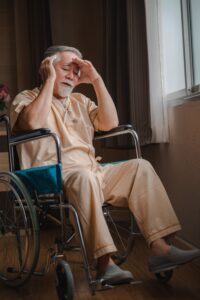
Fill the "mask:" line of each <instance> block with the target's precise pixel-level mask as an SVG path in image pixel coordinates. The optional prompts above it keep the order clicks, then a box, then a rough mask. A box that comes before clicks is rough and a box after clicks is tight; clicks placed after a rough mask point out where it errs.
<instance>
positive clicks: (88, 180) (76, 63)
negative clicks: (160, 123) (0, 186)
mask: <svg viewBox="0 0 200 300" xmlns="http://www.w3.org/2000/svg"><path fill="white" fill-rule="evenodd" d="M40 74H41V77H42V81H43V84H42V86H40V87H39V88H35V89H33V90H31V91H28V90H26V91H23V92H21V93H20V94H18V95H17V96H16V98H15V99H14V101H13V103H12V107H11V122H12V128H13V131H14V132H20V131H24V130H30V129H37V128H41V127H48V128H50V129H51V130H52V131H53V132H55V133H56V134H57V135H58V136H59V137H60V139H61V152H62V165H63V183H64V190H65V192H66V195H67V197H68V199H69V201H70V202H71V203H72V204H73V205H74V206H75V208H76V209H77V212H78V214H79V217H80V221H81V225H82V229H83V234H84V238H85V242H86V246H87V250H88V253H89V255H90V257H91V258H94V259H96V260H97V278H103V279H104V280H106V281H107V282H108V283H117V282H122V281H123V280H124V281H127V280H131V279H132V274H131V273H130V272H129V271H125V270H122V269H120V268H119V267H118V266H116V265H115V264H114V262H113V260H112V259H111V254H112V253H113V252H115V251H116V247H115V245H114V242H113V240H112V237H111V235H110V232H109V230H108V228H107V224H106V222H105V220H104V216H103V213H102V204H103V203H104V202H107V203H110V204H112V205H114V206H126V207H129V209H130V210H131V212H132V213H133V215H134V217H135V219H136V222H137V224H138V226H139V228H140V230H141V233H142V234H143V236H144V238H145V239H146V241H147V244H148V246H149V247H150V249H151V251H152V257H151V258H150V261H149V267H150V270H151V271H158V270H161V269H162V268H166V267H171V266H173V265H177V264H183V263H186V262H188V261H191V260H192V259H194V258H196V257H199V256H200V250H191V251H184V250H181V249H178V248H175V247H174V246H170V245H169V244H168V243H167V238H168V237H169V236H171V235H174V234H175V233H176V232H177V231H179V230H180V228H181V227H180V224H179V221H178V219H177V217H176V215H175V212H174V210H173V208H172V206H171V204H170V201H169V199H168V196H167V194H166V192H165V189H164V187H163V185H162V183H161V182H160V179H159V178H158V176H157V174H156V173H155V171H154V169H153V168H152V166H151V165H150V164H149V163H148V162H147V161H145V160H142V159H133V160H129V161H127V162H122V163H120V164H117V165H108V166H104V167H102V166H100V164H99V163H98V162H97V161H96V159H95V151H94V148H93V144H92V140H93V134H94V130H96V131H98V130H103V131H107V130H110V129H112V128H114V127H116V126H117V125H118V116H117V112H116V108H115V106H114V103H113V101H112V99H111V97H110V95H109V93H108V91H107V89H106V87H105V84H104V82H103V80H102V78H101V76H100V74H99V73H98V72H97V70H96V69H95V68H94V66H93V65H92V63H91V62H90V61H88V60H83V59H82V55H81V53H80V51H79V50H77V49H75V48H72V47H67V46H52V47H50V48H48V49H47V51H46V52H45V58H44V60H43V61H42V63H41V66H40ZM81 83H87V84H92V86H93V88H94V91H95V93H96V97H97V105H96V104H95V103H94V102H92V101H91V100H90V99H88V98H87V97H86V96H84V95H83V94H80V93H72V91H73V89H74V87H76V86H77V85H79V84H81ZM55 161H56V158H55V153H54V147H53V145H52V144H51V141H49V143H47V142H46V141H44V140H39V141H34V142H31V143H27V144H24V145H21V149H20V163H21V166H22V168H27V167H36V166H41V165H48V164H51V163H55Z"/></svg>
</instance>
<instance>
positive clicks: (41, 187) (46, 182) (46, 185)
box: [15, 164, 62, 194]
mask: <svg viewBox="0 0 200 300" xmlns="http://www.w3.org/2000/svg"><path fill="white" fill-rule="evenodd" d="M15 174H16V175H17V176H19V178H20V179H21V180H22V181H23V183H24V184H25V186H26V187H27V189H28V190H29V192H31V193H33V191H37V193H38V194H52V193H59V192H61V191H62V165H61V164H56V165H50V166H42V167H38V168H30V169H24V170H19V171H15Z"/></svg>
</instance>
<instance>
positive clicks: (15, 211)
mask: <svg viewBox="0 0 200 300" xmlns="http://www.w3.org/2000/svg"><path fill="white" fill-rule="evenodd" d="M0 122H3V123H4V124H5V128H6V133H7V146H8V159H9V171H8V172H0V191H1V198H0V251H1V258H0V280H1V281H3V282H4V283H5V284H6V285H8V286H10V287H19V286H21V285H23V284H25V283H26V282H27V280H28V279H29V278H30V277H31V276H32V275H33V274H35V275H42V274H44V273H45V272H47V271H48V270H49V267H50V265H51V264H54V265H55V271H56V289H57V295H58V298H59V299H68V300H69V299H73V295H74V280H73V275H72V272H71V269H70V266H69V264H68V262H67V260H66V256H65V253H66V251H67V250H72V249H76V248H77V245H76V244H75V245H74V244H73V240H74V237H75V235H76V236H77V237H78V240H79V246H78V248H79V249H80V252H81V254H82V257H83V265H84V270H85V273H86V277H87V281H88V285H89V288H90V290H91V293H92V294H94V293H95V291H96V290H99V289H107V288H111V286H109V285H108V284H105V283H104V282H103V281H100V280H96V279H94V277H93V275H92V269H91V266H90V263H89V259H88V256H87V252H86V247H85V243H84V238H83V234H82V230H81V225H80V222H79V217H78V214H77V212H76V210H75V208H74V207H73V206H72V205H71V204H70V203H69V202H67V201H66V200H65V199H64V195H63V189H62V173H61V168H62V166H61V151H60V141H59V138H58V136H57V135H56V134H55V133H53V132H51V131H50V130H49V129H46V128H41V129H37V130H33V131H29V132H24V133H22V134H20V135H16V136H12V135H11V131H10V125H9V118H8V116H6V115H3V116H1V117H0ZM124 134H129V135H130V136H131V138H132V140H133V143H134V146H135V152H136V157H137V158H141V149H140V144H139V139H138V136H137V133H136V132H135V131H134V130H133V128H132V126H131V125H123V126H119V127H117V128H115V129H113V130H111V131H109V132H99V133H97V134H96V135H95V140H96V141H98V140H102V139H106V138H110V137H114V136H119V135H124ZM47 137H50V138H52V139H53V140H54V142H55V150H56V154H57V163H56V164H55V165H51V166H42V167H38V168H32V169H25V170H20V169H19V166H18V163H16V146H17V145H18V144H21V143H26V142H30V141H33V140H36V139H43V138H47ZM47 182H48V184H46V183H47ZM55 209H56V210H57V212H58V214H56V215H55V214H51V210H55ZM102 209H103V213H104V216H105V218H106V221H107V223H108V225H109V227H111V233H113V237H114V240H116V239H117V242H116V243H117V246H118V248H119V251H118V253H117V254H116V255H114V256H113V259H114V260H115V261H116V263H117V264H121V263H122V262H124V261H125V260H126V258H127V256H128V254H129V253H130V251H131V250H132V248H133V245H134V241H135V237H136V236H137V235H138V234H140V233H139V231H138V228H137V226H136V223H135V221H134V218H133V216H132V215H131V214H130V224H129V225H128V229H127V226H121V225H120V224H118V223H117V222H116V223H115V212H116V210H118V209H117V208H114V207H112V206H110V205H108V204H105V205H103V207H102ZM69 212H70V213H71V214H72V215H73V219H74V226H75V231H74V230H72V229H71V227H70V226H71V225H70V224H69V222H68V221H67V217H68V215H69ZM47 219H50V220H51V221H53V222H54V223H56V224H57V225H59V226H60V227H61V234H60V236H59V237H58V238H56V240H55V246H54V248H50V250H49V253H48V256H47V263H46V266H45V268H44V270H43V271H41V272H40V271H39V272H38V271H36V266H37V263H38V259H39V255H40V230H41V227H42V224H43V223H45V221H46V220H47ZM123 237H125V239H124V238H123ZM2 249H3V250H2ZM172 273H173V269H171V270H163V272H161V273H158V274H155V275H156V277H157V279H158V280H159V281H160V282H164V283H165V282H168V281H169V280H170V278H171V276H172ZM129 283H130V282H129ZM131 283H135V282H131Z"/></svg>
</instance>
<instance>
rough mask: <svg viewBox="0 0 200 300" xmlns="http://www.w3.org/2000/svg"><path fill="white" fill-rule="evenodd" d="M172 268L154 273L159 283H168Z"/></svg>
mask: <svg viewBox="0 0 200 300" xmlns="http://www.w3.org/2000/svg"><path fill="white" fill-rule="evenodd" d="M173 271H174V270H173V269H171V270H165V271H162V272H159V273H155V276H156V278H157V279H158V281H159V282H160V283H168V282H169V281H170V279H171V278H172V275H173Z"/></svg>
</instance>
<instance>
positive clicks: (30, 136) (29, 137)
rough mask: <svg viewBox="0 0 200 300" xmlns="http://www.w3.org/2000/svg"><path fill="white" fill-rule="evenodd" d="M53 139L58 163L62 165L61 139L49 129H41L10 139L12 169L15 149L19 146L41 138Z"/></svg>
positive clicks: (11, 167)
mask: <svg viewBox="0 0 200 300" xmlns="http://www.w3.org/2000/svg"><path fill="white" fill-rule="evenodd" d="M46 137H51V138H53V140H54V142H55V146H56V154H57V163H58V164H59V163H61V147H60V139H59V137H58V136H57V135H56V134H55V133H53V132H52V131H51V130H50V129H49V128H39V129H35V130H28V131H24V132H22V133H20V134H17V135H13V136H10V137H9V139H8V145H9V149H10V151H9V153H10V154H9V161H10V169H11V170H13V169H14V168H13V166H14V165H13V163H12V162H13V161H14V153H13V150H14V149H13V147H14V146H16V145H18V144H23V143H26V142H29V141H33V140H38V139H41V138H46Z"/></svg>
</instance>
